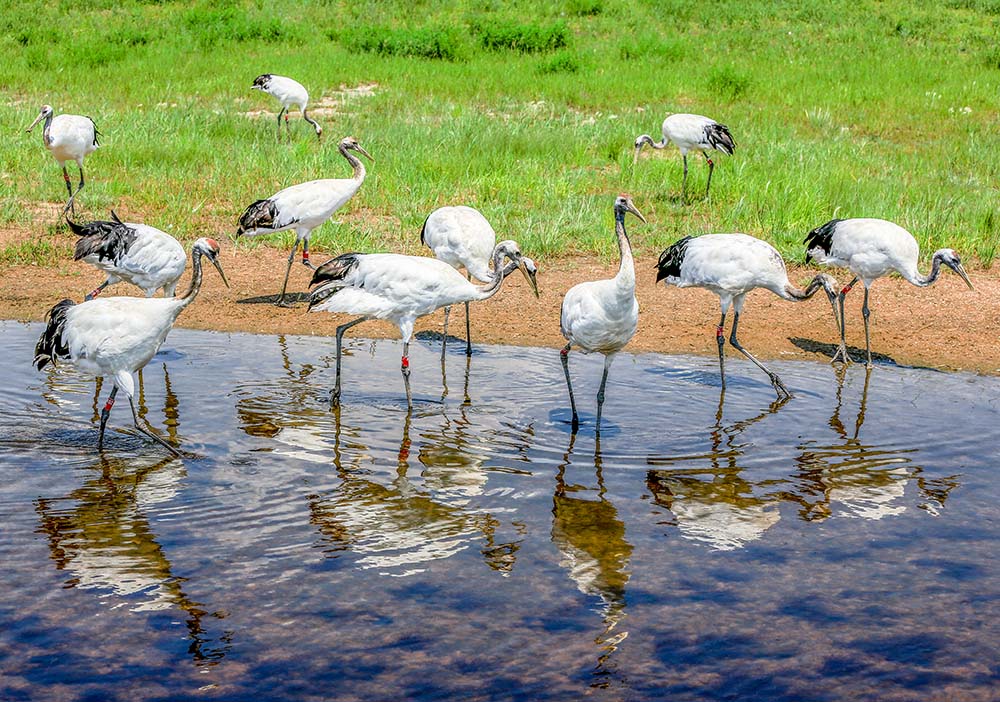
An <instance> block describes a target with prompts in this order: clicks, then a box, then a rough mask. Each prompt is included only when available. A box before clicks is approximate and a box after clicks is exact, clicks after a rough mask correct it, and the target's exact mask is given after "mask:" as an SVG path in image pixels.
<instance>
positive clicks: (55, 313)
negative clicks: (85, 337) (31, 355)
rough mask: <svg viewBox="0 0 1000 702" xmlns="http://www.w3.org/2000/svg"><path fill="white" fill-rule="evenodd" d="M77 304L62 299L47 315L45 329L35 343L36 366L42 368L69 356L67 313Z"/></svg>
mask: <svg viewBox="0 0 1000 702" xmlns="http://www.w3.org/2000/svg"><path fill="white" fill-rule="evenodd" d="M74 305H76V303H75V302H73V301H72V300H70V299H66V300H61V301H60V302H57V303H56V304H55V306H54V307H53V308H52V309H51V310H49V313H48V314H47V315H46V317H45V322H46V324H45V331H43V332H42V335H41V336H40V337H38V343H37V344H35V360H34V364H35V368H37V369H38V370H42V369H43V368H45V366H47V365H48V364H49V363H50V362H51V363H53V364H54V363H55V362H56V361H57V360H58V359H60V358H69V344H68V343H67V342H66V337H65V336H64V332H65V326H66V313H67V312H69V310H70V308H71V307H73V306H74Z"/></svg>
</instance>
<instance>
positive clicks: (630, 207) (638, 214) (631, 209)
mask: <svg viewBox="0 0 1000 702" xmlns="http://www.w3.org/2000/svg"><path fill="white" fill-rule="evenodd" d="M625 209H627V210H628V211H629V212H631V213H632V214H634V215H635V216H636V217H638V218H639V220H640V221H641V222H642V223H643V224H646V218H645V217H643V216H642V213H641V212H640V211H639V210H637V209H636V208H635V205H633V204H632V201H631V200H629V201H628V202H627V203H625Z"/></svg>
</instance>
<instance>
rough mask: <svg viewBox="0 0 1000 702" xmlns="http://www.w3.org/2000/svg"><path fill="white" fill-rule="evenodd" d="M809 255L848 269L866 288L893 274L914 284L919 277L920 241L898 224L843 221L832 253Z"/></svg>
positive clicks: (811, 252)
mask: <svg viewBox="0 0 1000 702" xmlns="http://www.w3.org/2000/svg"><path fill="white" fill-rule="evenodd" d="M808 253H809V255H810V256H811V257H812V258H815V259H816V260H817V261H819V262H820V263H822V264H825V265H828V266H837V267H839V268H847V269H849V270H850V271H851V272H852V273H854V274H855V275H856V276H858V277H859V278H860V279H861V280H862V281H864V284H865V285H866V286H870V285H871V284H872V283H873V282H874V281H875V279H876V278H879V277H881V276H883V275H885V274H887V273H890V272H892V271H897V272H898V273H899V274H900V275H902V276H903V277H904V278H905V279H906V280H908V281H909V282H911V283H914V281H916V280H917V279H918V278H919V276H920V273H919V271H918V270H917V260H918V258H919V256H920V247H919V245H918V244H917V240H916V239H914V238H913V235H912V234H910V233H909V232H908V231H906V230H905V229H903V228H902V227H901V226H899V225H898V224H895V223H893V222H889V221H886V220H884V219H872V218H869V219H845V220H841V221H839V222H837V224H836V227H835V228H834V235H833V237H832V238H831V246H830V252H829V253H827V252H825V251H824V250H823V249H822V248H819V247H815V248H812V249H810V250H809V251H808ZM914 284H918V283H914Z"/></svg>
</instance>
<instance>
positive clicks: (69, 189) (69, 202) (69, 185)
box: [59, 166, 76, 217]
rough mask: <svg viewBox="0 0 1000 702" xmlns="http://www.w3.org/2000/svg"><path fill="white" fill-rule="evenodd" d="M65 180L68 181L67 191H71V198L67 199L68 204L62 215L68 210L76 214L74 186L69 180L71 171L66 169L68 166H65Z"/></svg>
mask: <svg viewBox="0 0 1000 702" xmlns="http://www.w3.org/2000/svg"><path fill="white" fill-rule="evenodd" d="M63 181H64V182H65V183H66V192H68V193H69V199H68V200H66V206H65V207H64V208H63V211H62V214H61V215H59V216H60V217H62V216H63V215H65V214H66V212H67V211H71V212H72V213H73V216H74V217H75V216H76V208H75V207H73V186H72V185H71V184H70V182H69V171H67V170H66V166H63Z"/></svg>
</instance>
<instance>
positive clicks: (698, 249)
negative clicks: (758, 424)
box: [656, 234, 838, 399]
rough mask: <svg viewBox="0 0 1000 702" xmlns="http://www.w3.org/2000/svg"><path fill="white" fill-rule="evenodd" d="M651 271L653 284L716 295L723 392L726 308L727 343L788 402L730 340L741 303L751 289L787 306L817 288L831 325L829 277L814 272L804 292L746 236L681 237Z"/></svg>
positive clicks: (767, 250)
mask: <svg viewBox="0 0 1000 702" xmlns="http://www.w3.org/2000/svg"><path fill="white" fill-rule="evenodd" d="M656 268H657V271H656V282H657V283H659V282H660V281H661V280H662V281H665V282H666V284H667V285H676V286H677V287H678V288H691V287H696V288H705V289H706V290H711V291H712V292H714V293H715V294H716V295H718V296H719V304H720V306H721V308H722V319H720V320H719V326H718V327H717V328H716V330H715V338H716V342H717V343H718V346H719V373H720V374H721V376H722V389H723V390H725V388H726V356H725V348H724V347H725V343H726V340H725V334H724V330H725V326H726V314H727V313H728V312H729V307H730V305H732V307H733V310H734V312H735V316H734V317H733V330H732V333H731V334H730V335H729V343H730V344H731V345H732V346H733V348H735V349H736V350H737V351H739V352H740V353H742V354H743V355H744V356H746V357H747V358H748V359H750V360H751V361H752V362H753V364H754V365H756V366H757V367H758V368H760V369H761V370H762V371H764V372H765V373H767V377H768V378H769V379H770V380H771V385H772V386H773V387H774V391H775V392H776V393H778V398H779V399H780V398H787V397H791V393H789V392H788V390H787V388H785V385H784V383H782V382H781V378H779V377H778V375H777V373H772V372H771V371H770V370H768V368H767V367H766V366H765V365H764V364H763V363H761V362H760V361H758V360H757V359H756V358H754V356H753V355H752V354H751V353H750V352H749V351H747V350H746V349H745V348H743V347H742V346H741V345H740V342H739V341H738V340H737V338H736V330H737V328H738V327H739V324H740V312H741V311H742V310H743V302H744V301H745V299H746V295H747V293H748V292H750V291H751V290H753V289H754V288H764V289H765V290H770V291H771V292H773V293H774V294H775V295H777V296H778V297H780V298H781V299H783V300H789V301H791V302H798V301H801V300H808V299H809V298H810V297H812V296H813V295H814V294H816V292H817V291H818V290H820V289H821V288H822V289H823V290H825V291H826V296H827V299H829V300H830V306H831V308H832V309H833V319H834V322H838V320H837V305H836V300H837V281H836V280H834V279H833V277H832V276H829V275H827V274H826V273H820V274H818V275H817V276H816V277H815V278H813V279H812V280H811V281H810V282H809V285H808V287H806V289H805V290H803V289H802V288H797V287H795V286H794V285H792V284H791V283H790V282H789V281H788V272H787V271H786V270H785V261H784V260H783V259H782V258H781V254H779V253H778V252H777V250H775V248H774V247H773V246H771V245H770V244H768V243H767V242H766V241H761V240H760V239H757V238H755V237H752V236H748V235H746V234H703V235H702V236H699V237H690V236H686V237H684V238H683V239H681V240H680V241H677V242H676V243H674V244H672V245H671V246H669V247H668V248H667V249H666V250H665V251H664V252H663V253H662V254H660V260H659V262H658V263H657V264H656Z"/></svg>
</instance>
